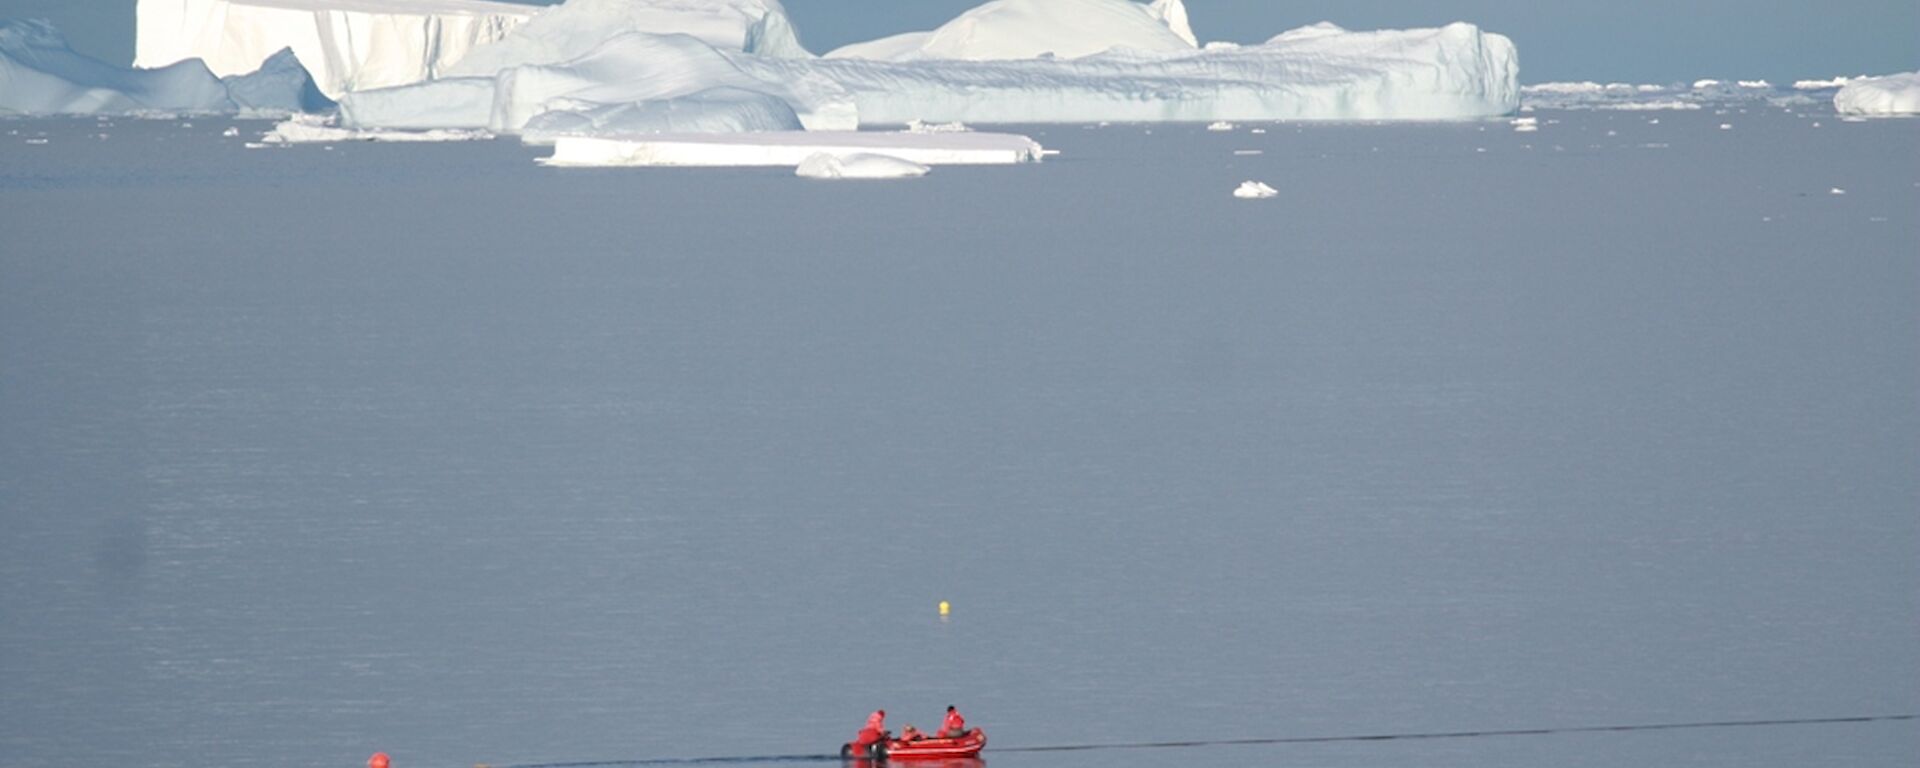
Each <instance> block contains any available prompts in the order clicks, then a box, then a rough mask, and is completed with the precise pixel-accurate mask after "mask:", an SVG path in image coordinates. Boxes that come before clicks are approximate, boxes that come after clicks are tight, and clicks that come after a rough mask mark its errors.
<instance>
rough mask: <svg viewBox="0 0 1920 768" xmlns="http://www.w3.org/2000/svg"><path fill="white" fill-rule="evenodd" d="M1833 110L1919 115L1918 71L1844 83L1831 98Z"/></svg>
mask: <svg viewBox="0 0 1920 768" xmlns="http://www.w3.org/2000/svg"><path fill="white" fill-rule="evenodd" d="M1833 108H1834V109H1835V110H1838V111H1839V112H1840V113H1841V114H1843V115H1913V114H1920V72H1903V73H1899V74H1893V75H1886V76H1883V77H1857V78H1854V79H1852V80H1848V81H1847V82H1846V84H1844V85H1842V86H1840V92H1838V93H1835V94H1834V95H1833Z"/></svg>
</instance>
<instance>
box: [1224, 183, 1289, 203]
mask: <svg viewBox="0 0 1920 768" xmlns="http://www.w3.org/2000/svg"><path fill="white" fill-rule="evenodd" d="M1278 194H1280V190H1277V189H1274V188H1273V187H1272V186H1270V185H1268V184H1267V183H1266V182H1264V181H1243V182H1240V186H1238V187H1236V188H1234V190H1233V196H1234V197H1237V198H1240V199H1241V200H1265V199H1267V198H1269V197H1273V196H1275V195H1278Z"/></svg>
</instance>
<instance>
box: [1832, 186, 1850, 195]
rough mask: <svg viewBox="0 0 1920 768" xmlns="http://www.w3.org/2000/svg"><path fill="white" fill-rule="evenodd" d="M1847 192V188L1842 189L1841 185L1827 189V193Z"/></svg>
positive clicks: (1839, 193) (1838, 193) (1840, 193)
mask: <svg viewBox="0 0 1920 768" xmlns="http://www.w3.org/2000/svg"><path fill="white" fill-rule="evenodd" d="M1846 193H1847V191H1846V190H1844V189H1841V188H1839V187H1834V188H1833V189H1829V190H1827V194H1829V195H1844V194H1846Z"/></svg>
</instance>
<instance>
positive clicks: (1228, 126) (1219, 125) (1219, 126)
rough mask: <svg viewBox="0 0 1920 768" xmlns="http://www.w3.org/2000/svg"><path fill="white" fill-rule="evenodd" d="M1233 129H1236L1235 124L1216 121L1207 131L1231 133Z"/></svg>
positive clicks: (1210, 124)
mask: <svg viewBox="0 0 1920 768" xmlns="http://www.w3.org/2000/svg"><path fill="white" fill-rule="evenodd" d="M1233 129H1234V125H1233V123H1229V122H1227V121H1225V120H1216V121H1214V122H1212V123H1208V124H1207V130H1209V131H1231V130H1233Z"/></svg>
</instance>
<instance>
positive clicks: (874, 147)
mask: <svg viewBox="0 0 1920 768" xmlns="http://www.w3.org/2000/svg"><path fill="white" fill-rule="evenodd" d="M819 154H827V155H833V156H836V157H849V156H853V155H887V156H890V157H893V158H896V159H899V160H904V161H907V162H910V163H917V164H920V165H998V164H1011V163H1028V162H1038V161H1039V160H1040V159H1041V157H1042V156H1043V155H1044V154H1046V152H1045V150H1043V149H1042V148H1041V146H1040V144H1039V143H1037V142H1035V141H1034V140H1033V139H1030V138H1027V137H1025V136H1019V135H1015V134H1008V133H987V132H979V131H974V132H966V133H874V132H864V133H863V132H857V131H786V132H773V133H736V134H677V135H676V134H659V135H652V136H623V137H579V136H570V137H562V138H560V139H558V140H557V141H556V142H555V143H554V147H553V155H552V156H551V157H548V158H546V159H545V160H543V161H542V162H543V163H545V164H546V165H551V166H560V167H594V166H706V167H714V166H788V167H798V166H799V165H800V164H801V163H802V162H804V161H806V160H807V158H810V157H813V156H815V155H819Z"/></svg>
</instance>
